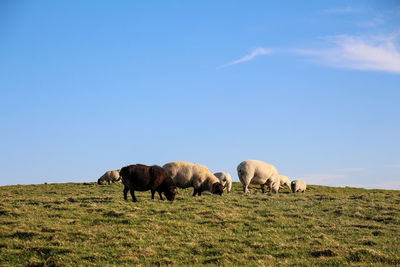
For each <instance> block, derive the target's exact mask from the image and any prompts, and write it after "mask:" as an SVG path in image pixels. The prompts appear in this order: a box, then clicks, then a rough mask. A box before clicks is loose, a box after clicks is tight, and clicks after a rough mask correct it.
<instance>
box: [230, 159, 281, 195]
mask: <svg viewBox="0 0 400 267" xmlns="http://www.w3.org/2000/svg"><path fill="white" fill-rule="evenodd" d="M237 172H238V176H239V179H240V182H241V183H242V184H243V191H244V192H245V193H250V191H249V189H248V186H249V184H259V185H261V190H262V192H263V193H264V192H265V190H264V187H265V185H267V186H268V187H269V188H270V192H273V193H277V192H278V191H279V186H280V183H279V178H278V171H277V170H276V168H275V167H274V166H273V165H271V164H268V163H265V162H262V161H260V160H245V161H242V162H241V163H240V164H239V165H238V166H237Z"/></svg>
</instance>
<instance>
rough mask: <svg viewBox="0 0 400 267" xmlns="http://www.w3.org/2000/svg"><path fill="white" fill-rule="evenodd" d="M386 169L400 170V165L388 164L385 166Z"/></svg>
mask: <svg viewBox="0 0 400 267" xmlns="http://www.w3.org/2000/svg"><path fill="white" fill-rule="evenodd" d="M384 167H386V168H396V169H397V168H400V163H399V164H386V165H384Z"/></svg>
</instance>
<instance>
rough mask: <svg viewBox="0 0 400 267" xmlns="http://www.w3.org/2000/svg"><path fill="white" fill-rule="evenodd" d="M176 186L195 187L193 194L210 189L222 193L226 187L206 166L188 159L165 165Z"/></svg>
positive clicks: (214, 192) (199, 193)
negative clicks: (187, 160)
mask: <svg viewBox="0 0 400 267" xmlns="http://www.w3.org/2000/svg"><path fill="white" fill-rule="evenodd" d="M163 168H164V169H165V170H166V171H167V173H168V175H169V176H171V178H172V180H173V181H174V182H175V184H176V186H178V187H180V188H188V187H194V191H193V196H195V195H196V194H198V195H199V196H201V192H203V191H206V190H207V191H210V192H211V193H213V194H219V195H222V193H223V191H224V187H223V186H222V184H221V183H220V181H219V180H218V178H217V177H215V176H214V175H213V174H212V173H211V172H210V171H209V170H208V168H207V167H206V166H203V165H198V164H194V163H190V162H186V161H174V162H170V163H167V164H165V165H164V166H163Z"/></svg>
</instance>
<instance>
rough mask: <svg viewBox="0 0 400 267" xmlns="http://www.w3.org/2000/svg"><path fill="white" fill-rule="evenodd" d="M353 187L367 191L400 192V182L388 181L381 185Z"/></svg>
mask: <svg viewBox="0 0 400 267" xmlns="http://www.w3.org/2000/svg"><path fill="white" fill-rule="evenodd" d="M351 187H362V188H366V189H394V190H400V181H388V182H384V183H380V184H361V185H360V184H358V185H351Z"/></svg>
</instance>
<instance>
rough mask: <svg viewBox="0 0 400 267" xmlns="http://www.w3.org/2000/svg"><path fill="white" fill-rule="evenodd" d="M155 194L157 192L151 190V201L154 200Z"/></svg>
mask: <svg viewBox="0 0 400 267" xmlns="http://www.w3.org/2000/svg"><path fill="white" fill-rule="evenodd" d="M155 192H156V190H153V189H151V199H154V194H155Z"/></svg>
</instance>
